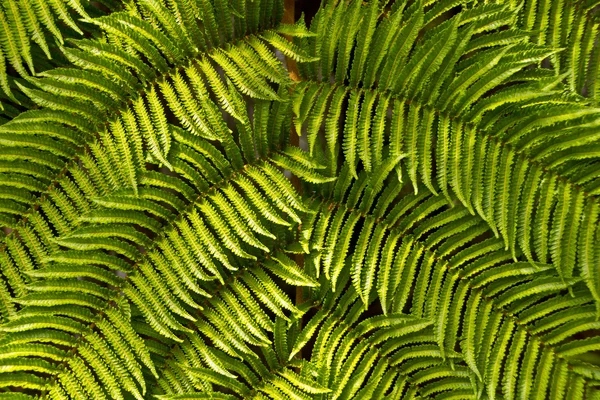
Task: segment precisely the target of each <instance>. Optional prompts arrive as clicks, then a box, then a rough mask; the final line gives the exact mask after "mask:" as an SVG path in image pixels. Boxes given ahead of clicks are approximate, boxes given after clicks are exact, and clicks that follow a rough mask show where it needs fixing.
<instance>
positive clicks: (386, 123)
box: [294, 2, 600, 293]
mask: <svg viewBox="0 0 600 400" xmlns="http://www.w3.org/2000/svg"><path fill="white" fill-rule="evenodd" d="M357 3H358V2H342V3H341V4H340V5H339V6H334V5H333V4H334V3H330V4H331V5H332V6H331V7H325V8H323V9H322V10H321V11H320V12H319V14H318V15H317V16H316V17H315V21H314V22H313V24H312V25H311V30H312V31H313V32H315V33H316V34H317V35H316V36H315V37H314V38H306V39H302V47H303V48H305V49H306V51H307V52H309V54H310V53H312V54H318V55H320V56H321V58H320V61H318V62H317V63H313V64H307V65H305V66H301V71H302V74H303V75H304V76H305V77H306V79H307V80H308V82H307V83H303V86H302V88H301V89H300V90H299V92H298V95H297V96H296V97H295V99H294V101H295V103H296V104H297V106H295V108H294V110H295V113H296V117H297V125H299V127H300V126H303V127H305V128H306V131H307V135H308V136H307V137H308V142H309V147H310V149H311V150H312V151H313V152H314V151H317V150H318V151H321V152H322V153H324V154H326V155H328V156H329V160H330V161H329V163H330V164H329V165H330V169H331V170H332V171H335V169H336V168H337V165H338V163H337V162H336V160H337V159H338V158H339V157H343V159H344V160H345V162H346V163H347V164H348V166H349V172H350V174H351V175H352V176H354V177H355V178H356V177H357V171H359V170H361V169H364V170H365V171H367V172H369V171H371V170H374V169H375V170H378V167H380V166H381V165H383V164H382V163H383V160H384V159H385V158H386V157H387V158H393V157H399V156H400V155H402V154H406V157H405V159H404V160H403V161H401V162H400V163H401V166H398V167H397V172H398V178H399V180H403V179H405V178H406V177H407V178H408V179H409V180H410V181H411V182H412V184H413V187H414V190H415V192H417V190H418V187H419V185H420V184H423V185H425V186H426V187H427V188H428V189H429V190H430V191H431V192H433V193H435V194H443V195H445V197H447V198H450V197H451V195H450V193H453V194H454V195H455V196H456V198H458V200H460V202H461V203H462V204H463V205H464V206H465V207H467V209H468V210H469V211H470V212H471V213H472V214H476V215H478V216H479V217H480V218H481V219H483V220H484V221H486V222H487V224H488V225H489V227H490V228H491V229H492V230H493V232H494V234H495V236H496V237H500V238H502V239H503V240H504V244H505V248H506V249H508V250H510V251H511V252H512V253H513V255H515V257H516V253H517V252H518V251H519V250H520V251H522V252H523V253H525V255H526V256H527V258H528V260H529V261H532V262H534V261H539V262H543V263H545V262H548V261H549V260H552V262H553V264H554V265H555V266H556V268H557V269H558V271H559V272H560V274H561V276H562V277H563V279H570V278H571V277H572V276H574V275H580V276H581V275H583V276H584V277H585V279H586V281H587V284H588V287H589V288H590V290H591V291H592V292H594V293H596V292H597V290H598V289H597V288H598V283H599V282H598V280H597V278H596V277H595V276H594V275H595V273H589V272H588V270H589V269H590V268H589V267H587V266H586V267H584V269H581V270H576V269H575V264H576V261H577V260H582V261H583V264H586V262H585V260H589V259H590V258H589V256H587V255H586V254H588V255H589V254H592V253H594V252H595V250H594V249H595V248H596V246H597V245H595V244H594V245H592V244H591V242H589V241H586V240H585V239H584V238H585V237H587V235H588V234H590V235H592V236H593V235H594V234H592V233H589V232H590V231H593V230H595V228H594V227H595V226H596V225H597V221H596V218H597V217H595V216H596V215H597V213H598V211H597V210H598V207H600V205H599V203H598V198H597V194H598V193H597V187H598V185H599V184H600V179H599V176H598V174H597V171H598V169H597V165H598V155H599V154H600V153H598V151H597V150H598V149H597V148H596V147H597V145H596V143H597V140H598V135H597V124H598V117H597V115H598V110H597V109H596V108H593V107H590V106H588V105H587V104H586V102H585V101H584V100H583V99H582V98H580V97H578V96H576V95H572V94H571V95H569V94H565V93H563V91H562V90H561V87H562V86H561V83H560V80H561V79H562V77H561V76H555V74H554V73H552V72H551V71H549V70H545V69H532V68H531V66H532V65H533V64H536V63H539V62H541V61H542V60H544V59H547V58H548V57H551V56H552V55H553V54H556V52H557V49H554V48H552V47H544V46H541V45H537V44H532V43H527V42H526V40H525V39H526V37H527V36H524V35H522V34H521V33H520V31H513V30H511V29H508V30H498V29H497V28H498V26H502V25H506V24H508V23H510V22H511V21H513V20H514V19H516V18H518V16H519V14H518V13H517V11H518V9H517V10H513V9H511V8H510V7H509V6H508V5H492V4H490V5H486V6H483V7H480V8H478V7H475V8H466V9H464V10H462V11H460V12H458V13H456V15H454V16H453V17H451V18H449V19H447V20H445V21H444V22H442V23H440V24H439V25H436V26H435V27H434V28H432V29H428V28H426V27H427V23H428V22H429V21H432V20H434V19H435V18H437V17H439V15H440V13H442V12H443V11H444V10H445V9H444V8H439V9H438V7H437V6H434V7H432V8H430V9H429V10H428V11H427V10H426V9H424V8H423V5H422V4H421V3H420V2H415V3H413V4H412V5H410V6H409V7H407V8H404V7H402V6H400V7H398V8H397V9H396V10H394V11H393V12H391V13H390V14H389V15H387V16H386V18H384V19H381V20H380V21H379V23H378V24H375V26H374V27H370V28H367V25H368V24H363V25H361V26H362V28H361V29H363V31H362V32H361V33H363V34H364V35H365V36H364V37H363V36H360V35H359V32H358V31H357V32H354V33H353V34H351V35H345V34H341V35H338V34H336V33H335V29H348V28H342V26H345V25H344V23H343V22H341V21H347V20H351V19H355V20H356V21H359V20H363V19H368V18H375V17H373V15H377V14H378V12H380V9H379V8H378V6H377V4H375V3H377V2H374V3H370V5H367V6H363V5H360V6H359V5H356V4H357ZM442 4H444V3H443V2H442V3H440V4H439V5H438V6H440V5H442ZM342 15H343V16H342ZM491 16H495V17H494V18H491ZM500 16H504V17H503V18H500ZM338 19H339V22H338ZM357 26H358V25H357ZM369 26H370V25H369ZM325 32H328V33H325ZM329 37H333V38H334V39H333V40H329V39H328V38H329ZM336 41H337V42H336ZM355 41H356V44H357V45H358V43H359V41H364V42H365V44H367V43H368V44H369V46H370V47H369V51H368V52H361V53H360V54H361V57H360V58H359V57H358V55H357V56H356V57H354V58H352V60H351V62H350V59H349V58H348V57H347V55H345V53H344V52H345V51H347V50H344V49H345V48H352V46H353V43H354V42H355ZM475 49H477V52H476V53H475V54H473V53H472V52H473V51H474V50H475ZM362 57H364V58H365V61H361V59H362ZM365 65H366V66H367V68H365V67H364V66H365ZM330 79H335V82H336V83H335V84H331V83H330ZM346 103H347V108H345V107H343V105H344V104H346ZM390 112H391V114H392V116H391V118H390V117H389V114H390ZM523 112H526V115H525V116H523ZM323 128H324V131H322V129H323ZM297 129H298V128H297ZM319 135H322V137H323V138H324V142H325V146H323V147H322V148H320V149H317V150H315V146H314V144H315V143H317V137H318V136H319ZM332 173H333V172H332ZM534 227H535V228H534ZM586 232H588V233H586ZM582 239H583V241H581V240H582ZM588 245H589V246H591V247H588Z"/></svg>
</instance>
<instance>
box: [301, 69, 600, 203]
mask: <svg viewBox="0 0 600 400" xmlns="http://www.w3.org/2000/svg"><path fill="white" fill-rule="evenodd" d="M302 82H310V83H312V84H316V85H321V86H334V87H344V88H346V91H347V92H352V91H356V92H361V91H362V92H371V93H374V94H375V95H377V96H388V97H389V98H390V99H394V100H399V101H401V102H403V103H405V104H408V105H415V104H416V105H418V106H419V108H420V109H429V110H431V111H432V112H433V113H434V114H435V115H438V116H442V117H445V118H447V119H448V120H450V121H455V120H459V121H461V122H462V123H463V124H464V125H465V126H466V127H470V128H473V129H474V130H475V132H477V133H480V134H482V135H481V136H485V137H486V138H487V139H488V140H490V141H491V142H496V143H498V144H499V145H500V147H501V148H503V149H506V150H507V151H509V152H513V153H514V154H515V159H522V160H523V161H525V162H527V163H528V164H529V165H531V166H532V167H535V166H539V167H540V169H541V171H542V172H543V173H544V174H548V175H551V176H552V177H555V178H556V179H557V180H558V181H560V182H562V183H564V184H566V185H569V186H571V187H572V188H573V189H574V190H576V191H578V192H581V193H582V194H583V196H584V197H585V198H589V199H591V200H592V201H593V202H594V203H595V204H597V206H599V207H600V195H593V194H590V193H589V192H587V191H586V190H584V189H583V188H582V186H581V185H578V184H577V183H575V182H572V181H571V180H570V179H569V178H568V177H565V176H562V175H560V174H559V173H558V172H556V171H554V170H552V169H549V168H547V167H546V166H545V164H544V163H542V162H540V161H536V160H533V159H531V158H530V157H528V156H527V155H526V154H525V152H523V151H518V150H516V149H515V146H514V145H512V144H510V143H505V142H504V141H502V140H499V139H498V138H496V137H495V136H492V135H489V134H487V132H486V131H485V130H482V129H479V128H478V127H477V125H476V124H473V123H472V122H470V121H468V120H464V119H461V118H460V117H456V116H453V115H451V114H448V113H446V112H444V111H440V110H438V109H436V108H435V107H433V106H431V105H430V104H428V103H423V102H419V101H418V100H416V99H411V98H409V97H407V96H401V95H397V94H394V93H392V92H391V91H390V90H385V89H384V90H382V89H380V88H370V89H367V88H359V87H353V86H349V85H347V84H345V83H344V84H340V83H339V82H336V83H329V82H323V81H318V80H313V79H305V78H304V77H302ZM295 86H297V83H295V84H294V87H295ZM550 179H552V178H550Z"/></svg>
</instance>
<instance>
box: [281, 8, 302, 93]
mask: <svg viewBox="0 0 600 400" xmlns="http://www.w3.org/2000/svg"><path fill="white" fill-rule="evenodd" d="M284 6H285V8H284V12H283V21H282V22H283V23H284V24H294V23H295V22H296V0H285V3H284ZM285 38H286V39H287V40H289V41H290V42H291V41H292V38H291V37H289V36H287V35H286V36H285ZM285 63H286V64H287V67H288V72H289V74H290V78H292V80H293V81H294V82H299V81H300V73H299V72H298V65H297V64H296V61H295V60H292V59H291V58H289V57H286V58H285Z"/></svg>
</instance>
